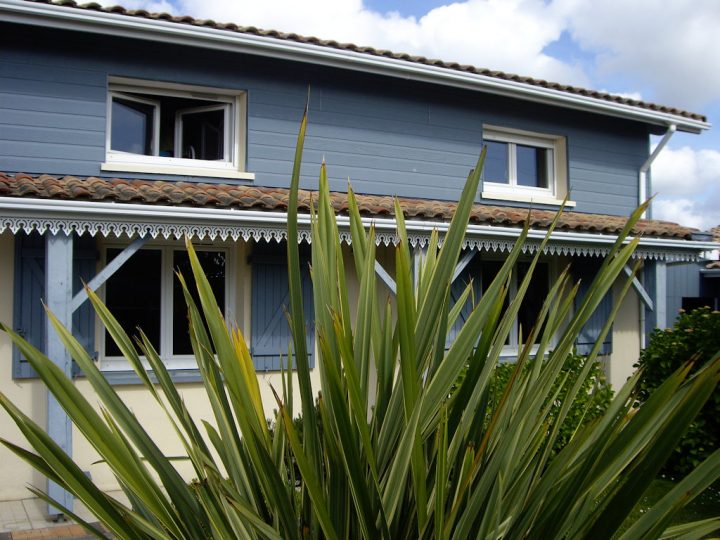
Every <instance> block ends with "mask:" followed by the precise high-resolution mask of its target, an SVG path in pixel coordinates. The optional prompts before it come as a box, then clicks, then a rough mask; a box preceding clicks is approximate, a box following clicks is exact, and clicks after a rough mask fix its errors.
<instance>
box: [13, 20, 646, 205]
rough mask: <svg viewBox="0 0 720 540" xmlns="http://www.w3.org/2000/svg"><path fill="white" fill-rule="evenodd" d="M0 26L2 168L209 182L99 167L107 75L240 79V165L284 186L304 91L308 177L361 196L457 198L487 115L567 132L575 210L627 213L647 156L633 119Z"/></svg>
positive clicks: (513, 124) (225, 82)
mask: <svg viewBox="0 0 720 540" xmlns="http://www.w3.org/2000/svg"><path fill="white" fill-rule="evenodd" d="M0 29H1V30H2V31H3V36H4V37H3V38H2V48H3V55H1V56H0V170H3V171H5V172H27V173H31V174H41V173H50V174H53V175H66V174H71V175H76V176H104V177H108V176H121V177H128V176H132V177H134V178H144V179H165V180H167V179H172V178H177V179H183V180H187V179H190V180H198V181H203V182H208V181H210V182H212V181H214V180H213V179H212V178H210V179H208V178H192V177H185V176H177V177H175V176H171V177H168V176H167V175H165V176H161V175H153V174H140V173H132V174H130V173H112V172H103V171H101V170H100V163H102V162H103V161H104V160H105V128H106V126H105V125H106V118H105V117H106V110H107V109H106V100H107V79H108V77H109V76H121V77H128V78H136V79H150V80H157V81H166V82H173V83H182V84H193V85H202V86H208V87H216V88H221V89H228V90H235V89H240V90H245V91H246V92H247V102H248V105H247V111H248V116H247V122H246V126H245V129H246V131H247V164H246V170H247V171H249V172H252V173H254V174H255V180H254V181H253V182H254V183H255V184H256V185H261V186H287V185H288V182H289V174H290V170H291V164H292V160H293V155H294V148H295V141H296V136H297V129H298V124H299V120H300V117H301V114H302V109H303V106H304V104H305V99H306V96H307V94H308V88H310V123H309V127H308V136H307V140H306V144H305V156H304V164H303V169H302V184H303V187H306V188H313V187H315V186H316V184H317V175H318V170H319V166H320V163H321V162H322V161H323V160H325V161H326V162H327V163H328V173H329V176H330V184H331V188H332V189H334V190H343V191H344V190H346V189H347V182H348V179H349V180H350V181H351V182H352V185H353V189H354V190H355V191H357V192H358V193H377V194H383V195H400V196H407V197H421V198H428V199H456V198H457V197H458V196H459V195H460V192H461V190H462V186H463V184H464V180H465V177H466V176H467V173H468V172H469V170H470V168H471V167H472V166H473V165H474V164H475V161H476V159H477V155H478V153H479V152H480V149H481V146H482V126H483V124H492V125H499V126H504V127H509V128H514V129H522V130H527V131H534V132H540V133H547V134H550V135H558V136H563V137H566V140H567V160H568V174H569V189H570V197H571V199H572V200H574V201H576V202H577V206H576V207H575V210H577V211H581V212H589V213H607V214H613V215H626V214H628V213H629V212H630V211H631V210H632V208H634V207H635V205H636V203H637V183H638V169H639V167H640V165H641V164H642V163H643V162H644V160H645V159H646V157H647V153H648V131H647V127H646V126H643V125H640V124H636V123H631V122H627V121H621V120H615V119H610V118H603V117H600V116H595V115H591V114H588V113H580V112H574V111H568V110H562V109H559V108H555V107H550V106H543V105H538V104H532V103H525V102H520V101H518V100H511V99H508V98H499V97H496V96H490V95H481V94H478V93H473V92H465V91H458V90H451V89H448V88H442V87H433V86H430V85H425V84H420V83H413V82H409V81H403V80H399V79H391V78H387V77H380V76H374V75H363V74H358V73H351V72H347V71H343V70H331V69H329V68H320V67H314V66H307V65H299V64H292V63H289V62H286V61H279V60H271V59H267V58H253V57H249V56H244V55H238V54H235V55H232V54H228V53H222V52H208V51H200V50H193V49H181V48H179V47H173V46H170V45H160V44H156V43H155V44H152V45H151V46H149V45H148V44H146V43H143V42H140V41H132V40H126V39H118V38H110V37H108V39H107V40H106V41H103V40H99V39H98V38H97V37H95V38H92V39H91V38H90V37H88V36H84V35H80V34H70V33H68V32H63V31H50V30H48V31H47V32H46V33H45V34H43V35H42V36H37V35H35V36H33V37H32V39H30V38H29V37H28V36H26V35H25V33H24V32H25V29H23V28H21V27H19V26H14V25H3V26H2V28H0ZM217 181H224V182H227V181H228V180H220V179H218V180H217ZM235 181H237V182H244V181H242V180H235ZM478 199H479V195H478ZM503 204H513V203H511V202H507V201H504V202H503ZM517 205H518V206H523V204H522V203H517Z"/></svg>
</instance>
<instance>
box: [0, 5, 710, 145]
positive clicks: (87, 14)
mask: <svg viewBox="0 0 720 540" xmlns="http://www.w3.org/2000/svg"><path fill="white" fill-rule="evenodd" d="M0 20H3V21H5V22H13V23H19V24H29V25H34V26H45V27H51V28H59V29H67V30H75V31H80V32H92V33H99V34H108V35H112V36H114V37H129V38H135V39H144V40H149V41H159V42H165V43H174V44H179V45H188V46H192V47H204V48H209V49H217V50H223V51H233V52H238V53H246V54H253V55H259V56H268V57H273V58H280V59H286V60H292V61H298V62H306V63H312V64H316V65H325V66H332V67H337V68H342V69H351V70H354V71H361V72H366V73H374V74H379V75H387V76H391V77H400V78H404V79H410V80H415V81H422V82H428V83H431V84H440V85H444V86H452V87H455V88H464V89H468V90H473V91H481V92H487V93H491V94H496V95H502V96H509V97H513V98H519V99H523V100H528V101H533V102H537V103H544V104H548V105H555V106H560V107H566V108H571V109H576V110H582V111H588V112H592V113H596V114H603V115H608V116H615V117H620V118H629V119H632V120H636V121H640V122H645V123H648V124H654V125H663V126H664V125H668V124H675V125H676V126H677V128H678V129H679V130H681V131H687V132H690V133H700V132H701V131H702V130H705V129H708V128H709V127H710V124H709V123H708V122H705V121H702V120H695V119H692V118H685V117H683V116H679V115H675V114H670V113H666V112H661V111H653V110H651V109H644V108H641V107H635V106H632V105H627V104H624V103H615V102H611V101H606V100H602V99H597V98H593V97H590V96H583V95H580V94H572V93H570V92H564V91H562V90H554V89H552V88H544V87H541V86H533V85H530V84H526V83H521V82H517V81H510V80H503V79H499V78H496V77H488V76H486V75H479V74H476V73H466V72H462V71H456V70H453V69H448V68H443V67H437V66H430V65H424V64H417V63H413V62H409V61H406V60H399V59H396V58H387V57H383V56H373V55H371V54H366V53H360V52H355V51H348V50H341V49H333V48H331V47H323V46H319V45H313V44H311V43H298V42H293V41H290V40H282V39H275V38H270V37H264V36H256V35H250V34H242V33H239V32H232V31H228V30H219V29H214V28H208V27H203V26H193V25H189V24H180V23H174V22H168V21H163V20H153V19H145V18H142V17H130V16H127V15H122V14H115V13H103V12H98V11H92V10H84V9H78V8H69V7H62V6H55V5H51V4H39V3H33V2H27V1H25V0H2V2H0Z"/></svg>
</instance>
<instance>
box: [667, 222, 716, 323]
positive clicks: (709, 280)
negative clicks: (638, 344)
mask: <svg viewBox="0 0 720 540" xmlns="http://www.w3.org/2000/svg"><path fill="white" fill-rule="evenodd" d="M696 236H699V235H698V234H696ZM705 239H706V240H712V241H713V242H720V226H718V227H714V228H712V229H710V231H709V232H707V233H705ZM719 278H720V260H718V251H717V250H714V251H711V252H708V253H705V254H703V256H702V257H701V258H700V260H698V261H697V262H688V263H684V264H676V265H673V266H671V267H670V268H669V269H668V277H667V281H668V286H667V306H668V315H669V320H668V325H671V324H672V322H673V321H674V320H675V318H676V317H677V315H678V313H680V310H683V311H690V310H693V309H696V308H699V307H703V306H708V307H710V308H711V309H720V279H719Z"/></svg>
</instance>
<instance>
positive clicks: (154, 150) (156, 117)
mask: <svg viewBox="0 0 720 540" xmlns="http://www.w3.org/2000/svg"><path fill="white" fill-rule="evenodd" d="M115 98H119V99H122V100H125V101H134V102H135V103H142V104H143V105H150V106H151V107H152V108H153V117H152V122H153V125H152V140H151V141H150V153H151V155H153V156H157V155H158V149H159V148H160V101H159V100H156V99H147V98H144V97H140V96H136V95H133V94H125V93H123V92H110V102H109V107H108V118H109V119H111V118H112V104H113V101H114V100H115ZM108 129H112V122H111V121H110V120H109V121H108ZM110 139H111V136H110V135H108V137H107V145H108V146H107V148H108V151H109V152H111V153H112V154H118V155H125V156H139V157H149V156H145V155H144V154H133V153H132V152H123V151H122V150H113V149H111V148H110Z"/></svg>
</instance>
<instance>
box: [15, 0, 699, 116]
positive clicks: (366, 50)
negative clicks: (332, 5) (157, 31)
mask: <svg viewBox="0 0 720 540" xmlns="http://www.w3.org/2000/svg"><path fill="white" fill-rule="evenodd" d="M25 1H27V2H33V3H40V4H51V5H55V6H62V7H67V8H74V9H83V10H89V11H98V12H102V13H112V14H116V15H126V16H129V17H141V18H144V19H152V20H162V21H167V22H172V23H177V24H188V25H192V26H201V27H206V28H212V29H215V30H223V31H228V32H236V33H240V34H252V35H256V36H261V37H266V38H272V39H279V40H285V41H294V42H297V43H307V44H312V45H318V46H320V47H327V48H331V49H342V50H347V51H352V52H357V53H362V54H368V55H372V56H383V57H387V58H394V59H396V60H403V61H406V62H412V63H415V64H425V65H429V66H437V67H441V68H445V69H450V70H455V71H464V72H469V73H475V74H477V75H483V76H486V77H492V78H495V79H503V80H507V81H515V82H519V83H522V84H527V85H530V86H539V87H543V88H548V89H553V90H558V91H561V92H566V93H569V94H577V95H582V96H588V97H592V98H595V99H600V100H603V101H610V102H613V103H621V104H625V105H629V106H632V107H639V108H641V109H648V110H652V111H658V112H662V113H667V114H673V115H677V116H682V117H684V118H690V119H692V120H699V121H703V122H704V121H706V117H705V116H703V115H701V114H697V113H693V112H689V111H684V110H682V109H678V108H675V107H667V106H664V105H658V104H655V103H649V102H645V101H639V100H635V99H630V98H627V97H624V96H616V95H613V94H609V93H607V92H598V91H595V90H588V89H585V88H579V87H576V86H569V85H564V84H559V83H555V82H550V81H546V80H544V79H535V78H533V77H524V76H521V75H516V74H513V73H505V72H503V71H495V70H489V69H484V68H477V67H474V66H470V65H461V64H458V63H456V62H445V61H443V60H438V59H431V58H426V57H424V56H414V55H410V54H407V53H394V52H392V51H387V50H382V49H375V48H373V47H363V46H357V45H355V44H353V43H338V42H337V41H335V40H323V39H320V38H317V37H312V36H300V35H298V34H295V33H284V32H279V31H277V30H262V29H259V28H256V27H254V26H238V25H236V24H233V23H218V22H216V21H213V20H210V19H195V18H193V17H190V16H187V15H183V16H175V15H172V14H170V13H151V12H148V11H145V10H143V9H127V8H124V7H122V6H110V7H103V6H100V5H99V4H97V3H95V2H92V3H88V4H79V3H77V2H75V1H74V0H25Z"/></svg>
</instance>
